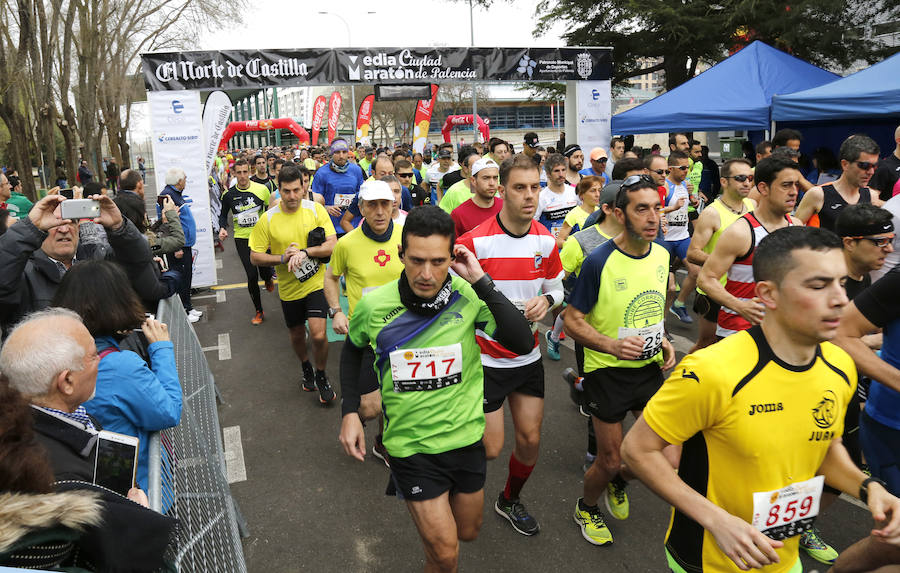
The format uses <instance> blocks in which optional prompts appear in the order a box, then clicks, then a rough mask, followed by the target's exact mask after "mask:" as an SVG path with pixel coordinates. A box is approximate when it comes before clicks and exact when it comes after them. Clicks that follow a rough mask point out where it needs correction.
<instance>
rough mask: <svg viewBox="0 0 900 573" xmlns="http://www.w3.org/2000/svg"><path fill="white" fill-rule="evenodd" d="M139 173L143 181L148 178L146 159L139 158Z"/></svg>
mask: <svg viewBox="0 0 900 573" xmlns="http://www.w3.org/2000/svg"><path fill="white" fill-rule="evenodd" d="M137 161H138V171H140V172H141V179H146V178H147V167H146V166H145V165H144V158H143V157H138V160H137Z"/></svg>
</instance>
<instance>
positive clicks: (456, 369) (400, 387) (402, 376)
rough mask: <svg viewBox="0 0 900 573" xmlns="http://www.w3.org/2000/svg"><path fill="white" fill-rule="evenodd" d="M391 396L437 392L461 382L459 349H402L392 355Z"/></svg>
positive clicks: (451, 347) (446, 347)
mask: <svg viewBox="0 0 900 573" xmlns="http://www.w3.org/2000/svg"><path fill="white" fill-rule="evenodd" d="M390 357H391V379H392V380H393V381H394V392H422V391H426V390H440V389H441V388H446V387H447V386H452V385H454V384H459V383H460V382H461V381H462V345H461V344H460V343H458V342H457V343H456V344H450V345H447V346H434V347H431V348H401V349H400V350H395V351H393V352H391V354H390Z"/></svg>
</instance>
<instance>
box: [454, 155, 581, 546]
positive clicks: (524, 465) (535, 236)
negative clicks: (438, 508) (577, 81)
mask: <svg viewBox="0 0 900 573" xmlns="http://www.w3.org/2000/svg"><path fill="white" fill-rule="evenodd" d="M540 193H541V175H540V171H539V168H538V167H537V165H536V164H535V163H534V161H532V160H531V159H530V158H529V157H527V156H525V155H521V154H520V155H515V156H513V157H510V158H508V159H506V160H505V161H504V162H503V164H502V165H501V166H500V197H502V199H503V207H502V209H501V210H500V212H499V213H498V214H497V215H496V216H495V217H493V218H492V219H488V220H486V221H485V222H483V223H482V224H481V225H479V226H478V227H476V228H474V229H472V230H471V231H469V232H468V233H466V234H465V235H463V236H462V237H460V239H459V240H458V241H457V243H458V244H460V245H464V246H465V247H466V248H467V249H469V250H470V251H471V252H472V253H474V254H475V258H477V259H478V262H479V264H481V265H482V268H483V269H484V270H485V272H486V273H488V274H489V275H490V276H491V278H493V280H494V284H495V285H496V286H497V289H498V290H499V291H500V292H502V293H503V294H504V295H505V296H506V297H507V298H508V299H509V300H510V301H512V303H513V304H515V305H516V306H517V307H519V309H520V310H521V311H522V312H523V313H524V315H525V318H526V319H528V321H529V323H530V324H531V327H532V331H533V332H534V347H533V349H532V351H531V352H530V353H529V354H525V355H522V356H519V355H517V354H516V353H514V352H511V351H509V350H508V349H506V348H504V347H503V345H501V344H500V343H499V342H497V341H496V340H494V339H493V338H491V337H490V336H488V335H487V334H486V333H484V332H483V331H481V330H476V332H475V335H476V337H477V340H478V345H479V346H480V347H481V362H482V364H483V365H484V417H485V431H484V447H485V452H486V454H487V458H488V459H494V458H496V457H497V456H498V455H500V450H501V449H502V448H503V433H504V432H503V402H504V401H505V400H507V399H509V410H510V413H511V414H512V420H513V426H514V427H515V436H516V445H515V447H514V448H513V452H512V455H511V456H510V458H509V474H508V476H507V480H506V487H505V488H504V490H503V491H502V492H500V495H499V496H498V498H497V502H496V503H495V504H494V510H495V511H496V512H497V513H498V514H500V515H501V516H503V517H504V518H506V519H507V520H508V521H509V522H510V524H511V525H512V527H513V529H515V530H516V531H517V532H519V533H521V534H523V535H534V534H536V533H537V532H538V531H540V526H539V525H538V522H537V520H535V519H534V517H532V516H531V515H530V514H529V513H528V511H527V510H526V509H525V506H524V505H523V504H522V502H521V501H520V500H519V493H520V492H521V491H522V487H523V486H524V485H525V482H526V481H527V480H528V477H529V476H530V475H531V471H532V470H533V469H534V466H535V464H536V463H537V458H538V447H539V445H540V440H541V423H542V422H543V418H544V365H543V362H542V361H541V350H540V346H539V344H538V336H537V330H536V326H535V325H534V323H535V322H536V321H539V320H541V319H542V318H543V317H544V315H545V314H546V313H547V311H548V310H550V309H551V308H553V307H555V306H558V305H559V304H560V303H561V302H562V299H563V288H562V279H563V275H564V272H563V268H562V263H561V262H560V259H559V253H558V252H557V249H556V239H555V237H554V236H553V235H551V234H550V232H549V231H548V230H547V229H546V228H545V227H544V226H543V225H542V224H540V223H538V222H537V221H535V220H534V219H533V217H534V213H535V209H537V206H538V198H539V196H540Z"/></svg>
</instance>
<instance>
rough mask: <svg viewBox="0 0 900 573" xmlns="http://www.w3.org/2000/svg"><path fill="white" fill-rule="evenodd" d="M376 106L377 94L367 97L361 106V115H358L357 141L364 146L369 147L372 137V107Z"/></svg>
mask: <svg viewBox="0 0 900 573" xmlns="http://www.w3.org/2000/svg"><path fill="white" fill-rule="evenodd" d="M373 105H375V94H370V95H367V96H366V97H365V98H363V100H362V102H361V103H360V104H359V113H357V114H356V141H358V142H360V143H362V144H363V145H369V143H370V142H371V139H372V137H371V136H370V135H369V132H371V131H372V106H373Z"/></svg>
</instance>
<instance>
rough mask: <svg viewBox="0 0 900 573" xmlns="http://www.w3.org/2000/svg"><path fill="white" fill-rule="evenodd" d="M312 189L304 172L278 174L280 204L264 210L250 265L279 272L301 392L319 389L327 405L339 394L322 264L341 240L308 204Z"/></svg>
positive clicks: (315, 206) (291, 167)
mask: <svg viewBox="0 0 900 573" xmlns="http://www.w3.org/2000/svg"><path fill="white" fill-rule="evenodd" d="M308 187H309V171H307V170H306V169H305V168H303V167H297V166H294V165H286V166H285V167H283V168H282V169H281V172H280V173H279V174H278V188H279V189H280V190H281V202H280V203H279V204H278V206H276V207H273V208H271V209H269V210H268V211H266V213H265V214H264V215H263V216H262V217H261V218H260V219H259V221H258V222H257V223H256V226H255V227H253V232H252V233H251V234H250V249H251V251H252V252H251V253H250V261H251V262H252V263H253V264H254V265H258V266H268V267H272V266H274V267H275V270H276V272H277V273H278V296H279V297H280V298H281V309H282V311H284V321H285V323H286V324H287V327H288V330H289V331H290V337H291V346H293V348H294V352H295V353H296V354H297V357H298V358H299V359H300V363H301V366H302V368H303V384H302V387H303V390H305V391H307V392H314V391H315V390H316V389H318V391H319V401H320V402H322V403H323V404H327V403H329V402H331V401H332V400H334V399H335V394H334V390H332V389H331V384H329V383H328V378H327V377H326V376H325V365H326V364H327V363H328V336H327V334H326V332H325V325H326V320H325V316H326V314H327V313H328V303H327V301H326V300H325V294H324V293H323V288H324V282H325V265H324V264H323V263H322V262H321V260H320V259H327V258H328V257H329V256H331V252H332V250H334V245H335V243H336V242H337V238H336V237H335V234H334V227H333V226H332V224H331V219H330V218H329V217H328V213H327V212H326V211H325V208H324V207H322V205H320V204H318V203H316V202H315V201H310V200H309V199H306V196H307V195H306V193H307V189H308ZM310 239H317V240H312V241H311V240H310ZM314 245H315V246H314ZM266 251H271V254H268V253H266ZM304 323H309V334H310V336H311V337H312V347H313V359H314V360H315V366H316V370H315V373H313V366H312V364H310V362H309V359H308V356H307V350H306V326H305V324H304Z"/></svg>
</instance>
